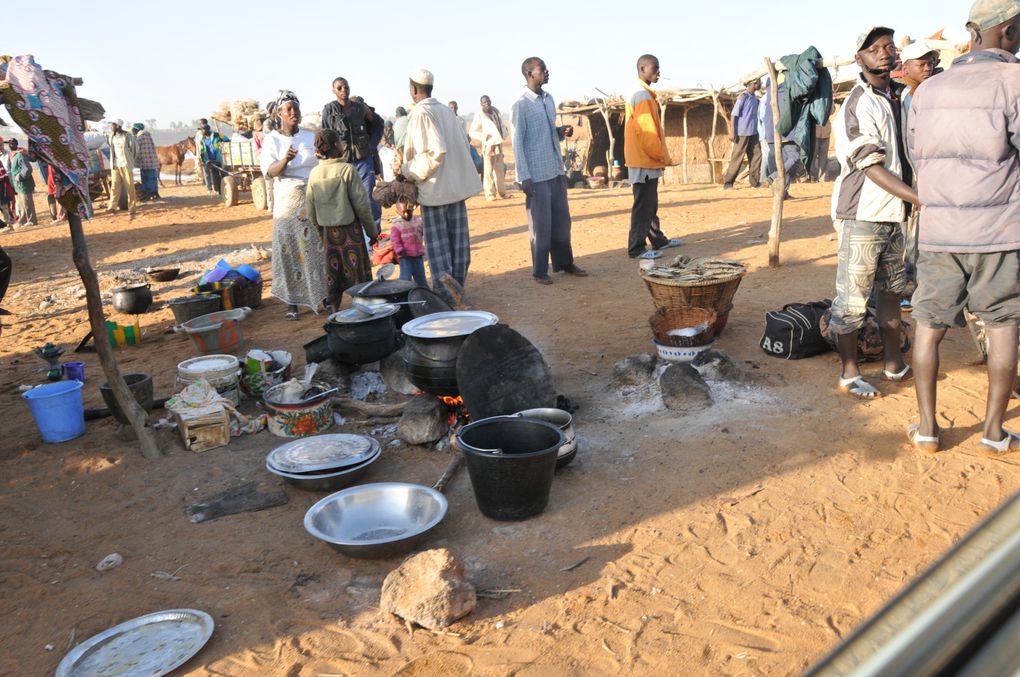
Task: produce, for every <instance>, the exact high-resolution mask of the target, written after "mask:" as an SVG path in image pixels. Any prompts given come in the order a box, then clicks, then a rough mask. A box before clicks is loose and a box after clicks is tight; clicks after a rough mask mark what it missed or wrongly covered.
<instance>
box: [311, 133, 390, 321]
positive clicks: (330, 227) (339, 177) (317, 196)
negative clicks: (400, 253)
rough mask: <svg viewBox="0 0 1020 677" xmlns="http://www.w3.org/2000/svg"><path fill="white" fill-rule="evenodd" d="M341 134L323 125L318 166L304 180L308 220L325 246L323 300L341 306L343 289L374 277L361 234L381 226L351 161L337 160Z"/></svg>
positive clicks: (333, 306) (318, 136) (317, 148)
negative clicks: (376, 222) (306, 191)
mask: <svg viewBox="0 0 1020 677" xmlns="http://www.w3.org/2000/svg"><path fill="white" fill-rule="evenodd" d="M340 151H341V148H340V135H339V134H338V133H337V132H335V131H334V130H332V129H321V130H319V132H318V133H317V134H316V135H315V153H316V155H318V156H319V164H318V166H317V167H315V169H313V170H312V173H311V176H310V177H309V178H308V194H307V203H306V204H307V208H308V219H309V220H310V221H311V222H312V223H313V224H315V225H316V226H318V227H319V228H321V229H322V239H323V241H324V243H325V246H326V280H327V283H326V286H327V299H328V301H327V303H328V305H330V306H331V309H332V310H338V309H339V308H340V299H341V297H342V296H343V293H344V290H345V289H348V288H349V287H353V286H354V285H356V284H358V283H359V282H368V281H369V280H370V279H371V277H372V263H371V261H369V258H368V250H367V249H366V248H365V237H366V236H367V237H369V238H370V240H371V242H375V239H376V237H378V236H379V227H378V226H376V224H375V219H374V218H373V217H372V206H371V202H369V199H368V192H366V191H365V186H364V184H362V183H361V179H360V178H359V175H358V170H357V169H355V167H354V165H352V164H350V163H349V162H342V161H341V160H340Z"/></svg>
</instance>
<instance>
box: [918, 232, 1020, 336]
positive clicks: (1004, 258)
mask: <svg viewBox="0 0 1020 677" xmlns="http://www.w3.org/2000/svg"><path fill="white" fill-rule="evenodd" d="M1018 275H1020V252H1017V251H1008V252H990V253H987V254H954V253H951V252H926V251H920V252H918V254H917V289H916V290H915V291H914V296H913V298H912V299H911V305H913V307H914V312H913V313H912V315H913V317H914V321H916V322H917V323H919V324H922V325H924V326H926V327H931V328H932V329H946V328H948V327H963V326H964V325H965V324H966V321H965V319H964V317H963V310H964V308H966V309H968V310H970V312H972V313H974V314H975V315H977V316H978V318H980V319H981V320H983V321H984V323H985V325H986V326H995V325H1004V324H1015V323H1016V322H1017V321H1018V320H1020V282H1018V279H1017V278H1018Z"/></svg>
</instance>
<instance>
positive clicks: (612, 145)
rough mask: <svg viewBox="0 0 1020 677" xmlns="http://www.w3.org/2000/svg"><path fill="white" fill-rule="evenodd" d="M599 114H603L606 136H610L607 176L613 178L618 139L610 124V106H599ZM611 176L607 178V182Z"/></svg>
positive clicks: (604, 104) (607, 153)
mask: <svg viewBox="0 0 1020 677" xmlns="http://www.w3.org/2000/svg"><path fill="white" fill-rule="evenodd" d="M599 112H600V113H602V118H603V119H604V120H605V121H606V134H608V135H609V150H607V151H606V174H607V175H609V176H611V175H612V172H613V158H614V157H616V156H615V152H616V139H615V138H613V126H612V125H611V124H609V106H608V105H607V104H606V103H605V102H603V103H600V104H599ZM609 176H606V180H607V181H608V180H609Z"/></svg>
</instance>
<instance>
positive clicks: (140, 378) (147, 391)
mask: <svg viewBox="0 0 1020 677" xmlns="http://www.w3.org/2000/svg"><path fill="white" fill-rule="evenodd" d="M124 382H125V383H127V387H128V390H130V391H131V394H132V395H134V397H135V401H136V402H138V404H139V405H141V407H142V409H144V410H145V413H149V412H150V411H152V404H153V403H152V397H153V395H152V377H151V376H149V375H148V374H143V373H137V374H124ZM99 394H100V395H102V396H103V401H104V402H106V406H107V407H108V408H109V409H110V413H111V414H113V417H114V418H115V419H117V420H118V421H119V422H120V423H123V424H124V425H130V424H131V421H130V420H128V417H127V415H126V414H125V413H124V412H123V411H121V410H120V407H118V406H117V400H116V399H114V397H113V390H112V389H111V388H110V384H109V383H108V382H107V383H103V385H101V386H99Z"/></svg>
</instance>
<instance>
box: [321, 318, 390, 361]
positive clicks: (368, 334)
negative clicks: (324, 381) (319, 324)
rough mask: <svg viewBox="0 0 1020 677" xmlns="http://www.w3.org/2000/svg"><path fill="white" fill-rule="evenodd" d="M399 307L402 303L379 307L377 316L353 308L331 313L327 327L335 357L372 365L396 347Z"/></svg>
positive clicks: (329, 344) (338, 359)
mask: <svg viewBox="0 0 1020 677" xmlns="http://www.w3.org/2000/svg"><path fill="white" fill-rule="evenodd" d="M397 308H399V306H385V307H379V310H378V312H377V313H376V314H375V315H365V314H364V313H361V312H360V311H358V310H355V309H354V308H349V309H348V310H341V311H340V312H338V313H333V314H332V315H330V316H329V321H328V322H326V324H325V325H324V326H323V328H324V329H325V330H326V336H327V338H326V343H327V345H328V346H329V352H330V354H331V355H332V356H333V359H334V360H337V361H338V362H346V363H348V364H368V363H369V362H376V361H378V360H381V359H382V358H384V357H386V356H387V355H389V354H390V353H392V352H393V351H394V350H396V348H397V328H396V326H395V325H394V324H393V317H394V316H395V315H396V313H397Z"/></svg>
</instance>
